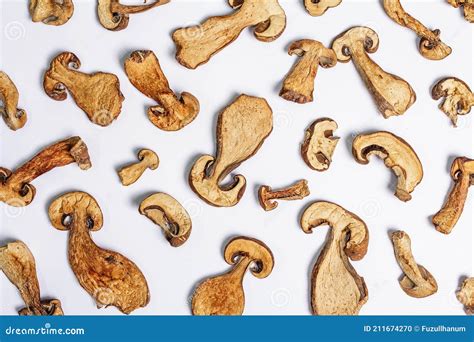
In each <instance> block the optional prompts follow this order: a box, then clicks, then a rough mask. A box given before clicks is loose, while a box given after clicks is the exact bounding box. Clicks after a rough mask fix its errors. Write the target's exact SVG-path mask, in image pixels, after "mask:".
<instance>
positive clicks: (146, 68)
mask: <svg viewBox="0 0 474 342" xmlns="http://www.w3.org/2000/svg"><path fill="white" fill-rule="evenodd" d="M125 72H126V74H127V76H128V79H129V80H130V82H132V84H133V85H134V86H135V88H137V89H138V90H139V91H140V92H142V93H143V94H145V95H146V96H148V97H150V98H152V99H154V100H155V101H156V102H158V105H157V106H152V107H149V108H148V118H149V119H150V121H151V122H152V123H153V124H154V125H155V126H156V127H158V128H160V129H162V130H165V131H177V130H180V129H181V128H183V127H184V126H186V125H187V124H189V123H190V122H191V121H193V120H194V119H195V118H196V116H197V115H198V113H199V101H198V100H197V99H196V98H195V97H194V96H193V95H192V94H190V93H187V92H183V93H182V94H181V95H180V97H179V98H178V96H176V94H175V93H174V92H173V91H172V90H171V89H170V86H169V83H168V80H167V79H166V76H165V74H164V73H163V71H162V70H161V67H160V62H159V61H158V58H156V56H155V54H154V53H153V51H149V50H142V51H135V52H133V53H132V54H131V55H130V57H129V58H127V60H126V61H125Z"/></svg>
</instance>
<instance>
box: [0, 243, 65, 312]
mask: <svg viewBox="0 0 474 342" xmlns="http://www.w3.org/2000/svg"><path fill="white" fill-rule="evenodd" d="M0 270H2V272H3V273H5V275H6V276H7V278H8V279H9V280H10V282H11V283H12V284H13V285H15V286H16V288H17V289H18V291H19V292H20V295H21V298H22V299H23V301H24V302H25V306H26V307H25V308H23V309H21V310H20V311H19V312H18V314H19V315H21V316H58V315H63V310H62V308H61V302H60V301H59V300H57V299H52V300H44V301H42V300H41V294H40V287H39V283H38V277H37V276H36V263H35V258H34V257H33V254H32V253H31V251H30V250H29V248H28V246H27V245H26V244H25V243H23V242H21V241H15V242H11V243H8V244H7V245H5V246H3V247H0Z"/></svg>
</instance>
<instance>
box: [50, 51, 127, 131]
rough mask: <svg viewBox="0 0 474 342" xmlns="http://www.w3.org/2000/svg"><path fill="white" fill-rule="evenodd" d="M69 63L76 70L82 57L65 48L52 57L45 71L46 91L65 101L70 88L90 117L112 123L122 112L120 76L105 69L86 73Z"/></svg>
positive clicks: (95, 121)
mask: <svg viewBox="0 0 474 342" xmlns="http://www.w3.org/2000/svg"><path fill="white" fill-rule="evenodd" d="M70 67H72V68H73V69H76V70H77V69H79V68H80V67H81V61H80V60H79V58H77V56H76V55H74V54H73V53H72V52H63V53H61V54H59V55H58V56H56V57H55V58H54V59H53V60H52V62H51V64H50V67H49V69H48V71H46V73H45V74H44V80H43V87H44V90H45V91H46V94H48V96H49V97H51V98H52V99H53V100H56V101H63V100H65V99H66V98H67V91H66V90H69V92H70V93H71V95H72V97H73V99H74V101H75V102H76V104H77V105H78V106H79V108H81V109H82V110H83V111H84V112H85V113H86V114H87V116H88V117H89V120H90V121H92V122H93V123H95V124H97V125H100V126H108V125H110V124H111V123H112V121H114V120H115V119H116V118H117V117H118V116H119V115H120V111H121V110H122V102H123V100H124V97H123V95H122V93H121V91H120V81H119V79H118V78H117V76H115V75H114V74H109V73H103V72H96V73H93V74H85V73H82V72H80V71H76V70H72V69H70Z"/></svg>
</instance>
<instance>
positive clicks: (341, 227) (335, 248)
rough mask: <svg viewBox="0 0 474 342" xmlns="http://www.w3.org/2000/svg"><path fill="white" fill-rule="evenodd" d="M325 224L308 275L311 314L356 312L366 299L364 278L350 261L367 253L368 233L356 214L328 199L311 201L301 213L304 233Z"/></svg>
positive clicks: (349, 313)
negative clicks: (324, 239) (321, 246)
mask: <svg viewBox="0 0 474 342" xmlns="http://www.w3.org/2000/svg"><path fill="white" fill-rule="evenodd" d="M324 224H327V225H329V226H330V227H331V230H330V231H329V234H328V238H327V242H326V244H325V246H324V249H323V250H322V252H321V253H320V255H319V257H318V260H317V261H316V264H315V265H314V268H313V273H312V276H311V307H312V310H313V314H314V315H357V314H358V313H359V310H360V309H361V307H362V306H363V305H364V304H365V303H366V302H367V298H368V292H367V286H366V285H365V282H364V278H362V277H360V276H359V275H358V274H357V272H356V271H355V269H354V268H353V267H352V265H351V263H350V262H349V258H351V259H352V260H360V259H362V258H363V257H364V256H365V254H366V253H367V246H368V244H369V232H368V230H367V226H366V225H365V223H364V221H362V220H361V219H360V218H359V217H358V216H357V215H355V214H353V213H351V212H350V211H347V210H345V209H344V208H342V207H340V206H339V205H337V204H334V203H330V202H324V201H319V202H314V203H312V204H311V205H310V206H309V207H308V208H306V210H305V211H304V212H303V215H302V216H301V220H300V225H301V228H302V229H303V231H304V232H305V233H308V234H311V233H312V232H313V228H315V227H319V226H321V225H324Z"/></svg>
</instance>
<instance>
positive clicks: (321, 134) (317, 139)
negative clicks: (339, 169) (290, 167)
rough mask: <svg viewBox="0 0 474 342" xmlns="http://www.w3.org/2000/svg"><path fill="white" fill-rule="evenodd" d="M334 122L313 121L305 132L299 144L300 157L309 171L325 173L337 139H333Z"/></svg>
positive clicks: (325, 120) (324, 120)
mask: <svg viewBox="0 0 474 342" xmlns="http://www.w3.org/2000/svg"><path fill="white" fill-rule="evenodd" d="M337 128H338V127H337V123H336V121H334V120H332V119H329V118H322V119H318V120H316V121H314V122H313V123H312V124H311V126H309V128H308V129H307V130H306V132H305V135H304V141H303V143H302V144H301V156H302V157H303V160H304V161H305V163H306V165H308V166H309V167H310V168H311V169H313V170H316V171H320V172H322V171H326V170H327V169H329V166H330V165H331V162H332V155H333V154H334V150H335V149H336V146H337V143H338V142H339V138H336V137H334V135H333V134H334V131H335V130H336V129H337Z"/></svg>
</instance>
